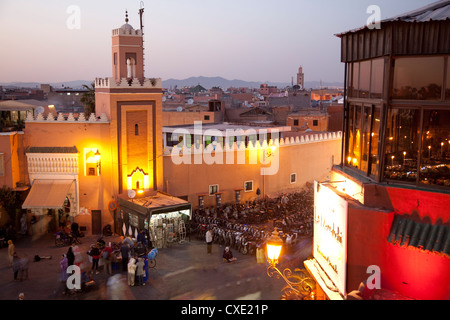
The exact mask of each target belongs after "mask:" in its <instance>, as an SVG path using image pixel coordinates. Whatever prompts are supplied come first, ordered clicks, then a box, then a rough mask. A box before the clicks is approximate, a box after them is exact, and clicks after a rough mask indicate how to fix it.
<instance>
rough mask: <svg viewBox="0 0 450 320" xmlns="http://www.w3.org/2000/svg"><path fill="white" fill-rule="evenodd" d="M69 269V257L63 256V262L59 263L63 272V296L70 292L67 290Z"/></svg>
mask: <svg viewBox="0 0 450 320" xmlns="http://www.w3.org/2000/svg"><path fill="white" fill-rule="evenodd" d="M68 267H69V261H68V259H67V255H65V254H63V255H62V258H61V261H59V270H60V272H61V275H60V278H61V283H62V286H63V287H64V290H63V294H66V293H67V292H68V288H67V284H66V282H67V278H68V275H67V268H68Z"/></svg>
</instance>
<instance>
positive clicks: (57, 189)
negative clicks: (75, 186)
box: [22, 180, 74, 209]
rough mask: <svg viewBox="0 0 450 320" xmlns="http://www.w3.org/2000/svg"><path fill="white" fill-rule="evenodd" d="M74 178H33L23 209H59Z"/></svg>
mask: <svg viewBox="0 0 450 320" xmlns="http://www.w3.org/2000/svg"><path fill="white" fill-rule="evenodd" d="M72 183H74V180H34V183H33V186H32V187H31V190H30V193H29V194H28V196H27V198H26V199H25V201H24V203H23V205H22V208H23V209H60V208H62V207H63V205H64V200H65V199H66V196H67V193H68V192H69V189H70V187H71V186H72Z"/></svg>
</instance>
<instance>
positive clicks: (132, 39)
mask: <svg viewBox="0 0 450 320" xmlns="http://www.w3.org/2000/svg"><path fill="white" fill-rule="evenodd" d="M112 58H113V60H112V71H113V78H114V80H115V81H116V82H120V81H121V80H122V79H123V78H126V79H127V80H128V81H129V82H131V81H132V80H133V79H134V78H137V79H138V80H139V81H140V82H142V81H143V80H144V46H143V35H142V30H141V29H137V30H135V29H134V28H133V27H132V26H131V25H130V24H128V12H127V11H126V12H125V24H124V25H122V26H121V27H120V28H118V29H114V30H113V31H112Z"/></svg>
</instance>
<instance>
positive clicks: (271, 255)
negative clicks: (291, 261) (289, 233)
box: [267, 228, 283, 266]
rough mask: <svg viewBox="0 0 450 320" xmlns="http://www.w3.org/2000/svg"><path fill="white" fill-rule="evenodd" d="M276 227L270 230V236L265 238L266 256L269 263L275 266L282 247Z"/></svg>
mask: <svg viewBox="0 0 450 320" xmlns="http://www.w3.org/2000/svg"><path fill="white" fill-rule="evenodd" d="M278 234H279V232H278V231H277V228H275V230H274V231H273V232H272V236H271V237H270V238H269V239H268V240H267V258H268V259H269V263H270V264H271V265H273V266H275V265H276V264H277V263H278V258H279V257H280V253H281V248H282V247H283V240H281V239H280V237H279V236H278Z"/></svg>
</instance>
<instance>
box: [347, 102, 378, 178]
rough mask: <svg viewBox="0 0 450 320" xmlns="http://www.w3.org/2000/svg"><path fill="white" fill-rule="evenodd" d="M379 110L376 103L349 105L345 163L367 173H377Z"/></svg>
mask: <svg viewBox="0 0 450 320" xmlns="http://www.w3.org/2000/svg"><path fill="white" fill-rule="evenodd" d="M380 112H381V107H380V106H377V105H371V104H361V105H356V104H355V105H353V104H352V105H350V106H349V112H348V127H347V142H346V149H347V152H346V155H345V160H346V161H345V163H346V165H347V166H350V167H355V168H357V169H359V170H361V171H363V172H365V173H366V174H367V175H376V174H377V173H378V164H379V159H378V158H379V157H378V143H379V134H380V132H379V130H380Z"/></svg>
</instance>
